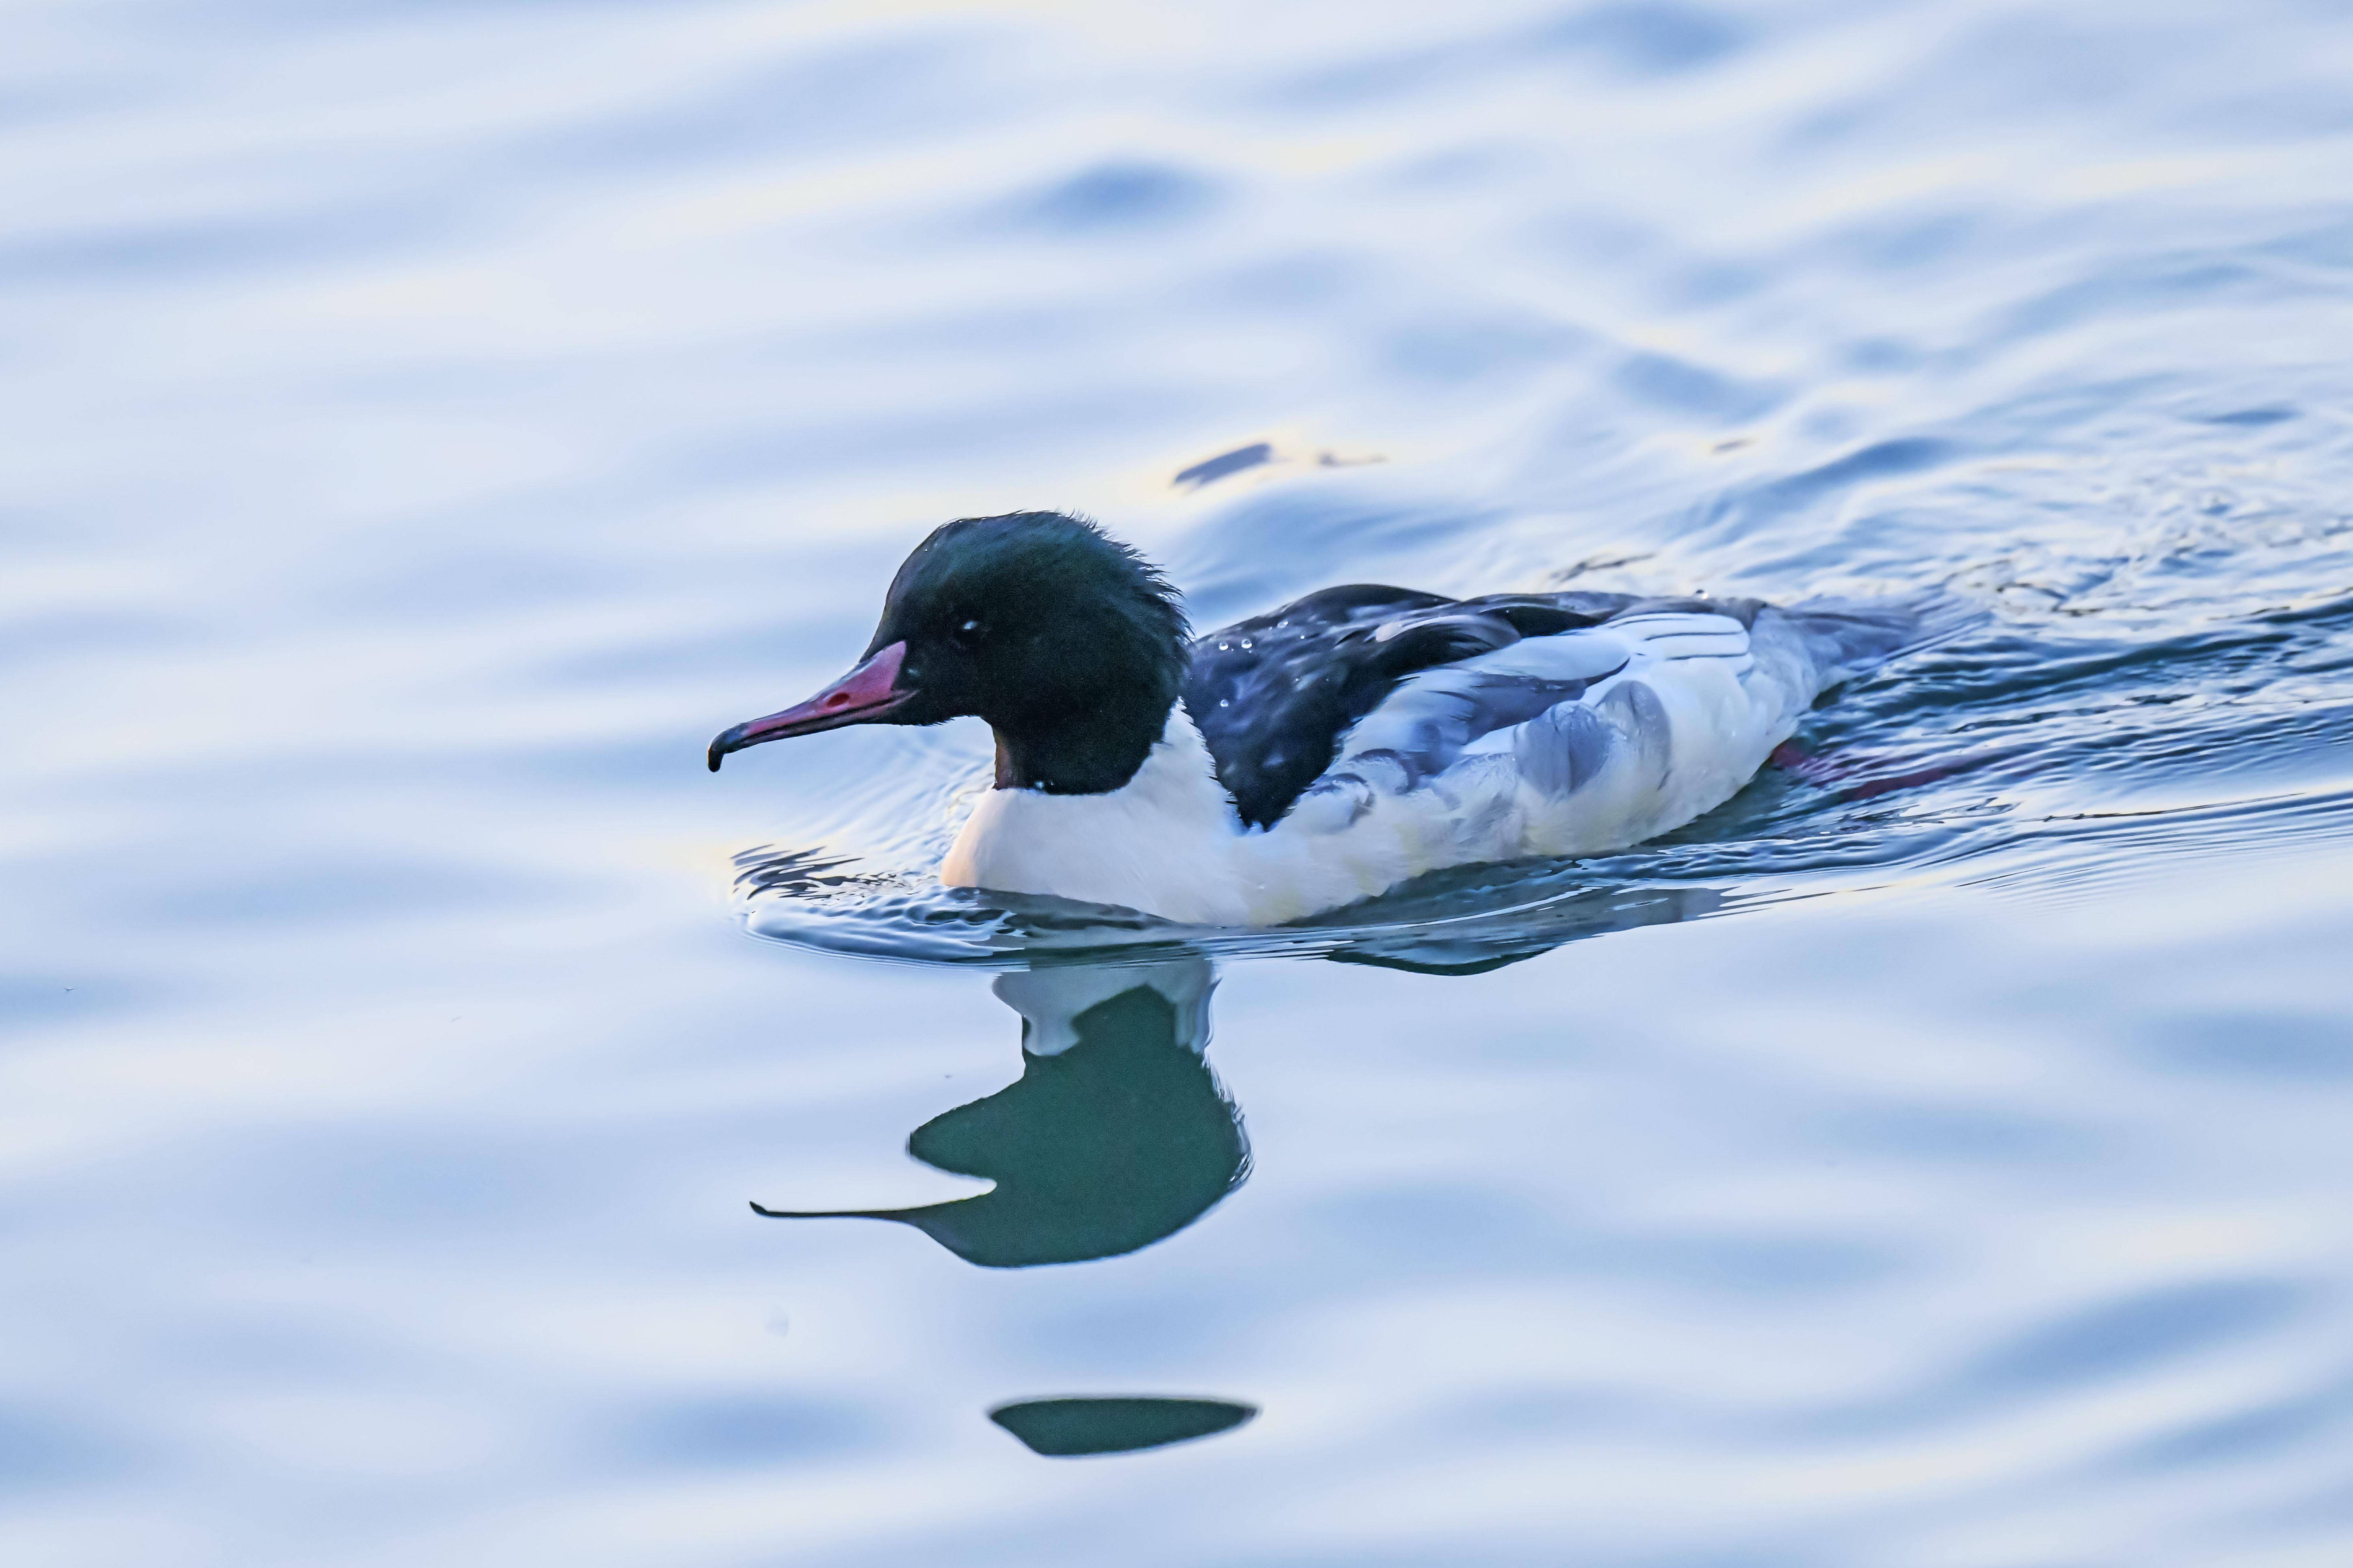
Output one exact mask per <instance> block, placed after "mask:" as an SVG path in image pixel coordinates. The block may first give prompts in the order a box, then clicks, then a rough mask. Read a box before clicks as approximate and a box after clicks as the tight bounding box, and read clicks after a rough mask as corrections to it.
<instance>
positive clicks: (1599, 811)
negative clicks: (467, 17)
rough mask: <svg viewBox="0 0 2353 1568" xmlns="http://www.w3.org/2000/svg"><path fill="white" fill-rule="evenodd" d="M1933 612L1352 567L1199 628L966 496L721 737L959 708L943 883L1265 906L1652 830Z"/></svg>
mask: <svg viewBox="0 0 2353 1568" xmlns="http://www.w3.org/2000/svg"><path fill="white" fill-rule="evenodd" d="M1922 631H1923V622H1922V617H1921V615H1920V613H1919V611H1918V609H1917V608H1916V607H1915V606H1913V605H1905V604H1899V603H1879V604H1873V603H1857V602H1846V601H1832V600H1811V601H1808V602H1806V603H1803V604H1799V605H1791V606H1787V607H1782V606H1776V605H1767V604H1763V603H1761V602H1759V601H1757V600H1754V599H1712V598H1674V599H1662V598H1641V597H1639V596H1637V595H1630V594H1602V593H1583V592H1578V593H1556V594H1499V595H1485V596H1483V597H1479V598H1472V599H1447V598H1444V597H1442V596H1440V595H1435V594H1423V593H1416V592H1413V591H1411V590H1409V589H1404V588H1391V587H1383V586H1377V585H1372V584H1355V585H1350V586H1345V587H1337V588H1326V589H1324V590H1323V591H1321V592H1319V593H1315V594H1311V595H1307V596H1306V597H1305V598H1303V599H1299V600H1295V601H1293V603H1291V604H1289V605H1283V606H1282V608H1280V609H1277V610H1274V611H1271V612H1270V613H1268V614H1266V615H1263V616H1256V617H1254V618H1252V619H1250V620H1246V621H1241V622H1239V623H1237V624H1236V625H1234V626H1228V627H1226V628H1225V629H1223V630H1221V631H1217V632H1212V633H1210V634H1209V635H1208V636H1207V637H1199V638H1198V639H1194V638H1190V637H1188V634H1187V627H1186V622H1185V616H1184V612H1183V610H1182V609H1181V607H1180V605H1179V599H1178V595H1177V594H1176V589H1175V588H1174V587H1172V586H1171V585H1170V584H1169V583H1168V582H1167V580H1166V578H1165V577H1163V576H1162V575H1161V574H1159V573H1158V572H1157V571H1155V569H1154V568H1153V567H1152V566H1150V565H1149V564H1148V563H1145V561H1144V560H1143V558H1142V557H1140V556H1139V555H1137V554H1136V552H1134V551H1133V550H1131V549H1130V548H1128V547H1127V546H1126V545H1124V544H1122V543H1120V542H1117V541H1116V540H1113V539H1112V538H1110V537H1109V536H1108V535H1106V534H1104V533H1103V531H1101V530H1100V529H1098V528H1096V527H1094V526H1093V525H1092V524H1091V523H1088V522H1086V521H1082V520H1080V519H1077V518H1073V517H1069V516H1065V515H1063V514H1061V513H1059V512H1014V513H1010V514H1008V515H1006V516H1002V517H984V518H964V519H961V520H959V521H955V522H951V523H947V524H945V525H944V526H943V527H941V528H939V529H937V530H935V531H934V532H933V533H932V534H931V536H930V537H928V538H927V539H925V540H924V541H923V542H922V543H921V544H919V545H917V546H916V547H915V549H914V552H913V553H912V554H910V555H909V556H908V557H907V560H906V563H904V564H903V565H902V566H901V567H900V569H899V573H898V575H897V576H896V577H895V578H894V579H893V580H892V584H891V588H890V592H889V594H888V595H887V596H886V597H885V599H884V601H883V606H882V618H881V625H880V626H878V627H877V628H876V630H875V633H874V637H873V640H872V641H871V643H869V644H868V645H867V649H866V653H865V656H864V658H863V659H862V660H861V662H860V664H859V665H858V667H857V668H854V669H852V670H851V671H850V672H849V674H848V675H845V676H843V677H842V678H841V679H839V680H838V681H836V682H835V683H834V684H833V685H831V686H829V687H828V688H826V689H824V690H823V691H820V692H818V694H817V695H816V696H815V697H813V698H811V699H809V700H807V701H806V702H803V703H800V704H799V705H797V706H796V707H792V708H788V709H786V710H783V711H782V712H779V713H772V714H770V715H768V716H767V717H765V718H763V719H754V720H751V721H747V722H745V723H743V724H738V725H736V726H735V727H734V728H733V729H732V730H729V731H725V732H724V733H723V734H721V735H720V736H719V737H718V738H717V739H715V740H714V741H712V743H711V750H710V763H711V767H712V771H714V772H716V771H717V770H718V767H719V765H720V762H721V759H722V758H723V757H725V756H726V755H727V754H728V753H729V752H738V751H742V750H744V748H746V747H749V746H755V745H760V744H762V743H764V742H768V741H776V740H783V739H786V737H789V736H794V735H807V734H815V733H817V732H818V731H825V730H833V729H839V728H841V727H843V726H845V725H849V724H874V723H881V724H936V723H941V722H943V721H946V720H949V719H955V718H961V717H965V716H975V717H978V718H980V719H982V720H984V721H987V723H988V725H989V727H990V728H991V729H992V730H993V731H995V733H996V737H997V772H996V780H995V787H994V788H993V789H991V790H989V791H988V792H987V793H986V794H985V795H983V796H982V798H981V801H980V804H979V805H978V806H977V807H976V808H975V810H974V811H973V814H972V816H971V817H970V818H969V819H968V820H967V821H966V822H965V826H964V828H963V831H962V832H961V833H960V834H959V835H958V836H957V837H956V840H955V845H954V846H953V847H951V848H950V850H949V852H948V854H947V857H946V858H945V859H944V861H943V862H942V864H941V866H940V869H939V877H940V880H941V881H942V882H943V883H944V884H946V885H947V886H950V887H968V888H976V889H986V890H990V891H996V892H1006V893H1030V894H1046V895H1051V896H1054V897H1059V898H1065V899H1072V900H1082V901H1084V902H1088V903H1096V904H1118V905H1124V906H1125V907H1127V908H1130V909H1134V910H1142V911H1144V912H1145V913H1147V914H1153V915H1157V916H1159V917H1161V918H1163V919H1166V920H1171V921H1183V922H1186V923H1188V924H1199V925H1230V926H1251V925H1273V924H1279V923H1281V922H1283V921H1293V920H1298V919H1301V918H1303V917H1304V916H1307V915H1312V914H1314V913H1317V912H1319V911H1321V910H1330V909H1334V908H1337V907H1338V906H1340V905H1343V904H1348V903H1353V902H1355V901H1356V900H1360V899H1366V898H1370V897H1372V896H1373V895H1375V894H1377V893H1380V892H1383V891H1385V890H1387V889H1390V888H1392V887H1395V886H1397V885H1398V883H1400V882H1403V881H1405V880H1407V879H1409V878H1412V877H1415V876H1419V875H1420V874H1421V873H1423V872H1427V871H1433V870H1438V869H1441V868H1447V867H1453V866H1463V865H1472V864H1478V863H1482V862H1488V861H1497V860H1512V859H1520V858H1528V857H1536V856H1580V855H1593V854H1600V853H1603V852H1606V851H1609V850H1615V849H1622V848H1625V847H1629V846H1630V845H1634V844H1639V843H1641V842H1642V841H1643V840H1644V839H1648V838H1652V837H1657V836H1658V835H1660V834H1662V833H1666V832H1670V831H1672V830H1673V829H1674V828H1677V827H1680V826H1683V824H1685V823H1687V822H1689V821H1691V820H1692V819H1693V818H1694V817H1696V816H1700V815H1701V814H1702V813H1704V812H1706V811H1709V810H1712V809H1713V808H1715V806H1717V805H1722V804H1723V803H1724V802H1725V801H1726V800H1728V799H1730V798H1731V797H1732V795H1735V794H1736V793H1737V792H1738V790H1739V789H1740V788H1741V786H1742V785H1744V784H1746V783H1747V782H1748V780H1749V779H1750V778H1751V777H1753V776H1754V775H1755V774H1756V773H1757V770H1758V769H1759V768H1761V767H1762V766H1763V765H1764V763H1765V762H1766V759H1767V757H1768V756H1770V755H1771V753H1772V752H1773V749H1774V748H1775V747H1776V746H1778V745H1779V744H1780V743H1781V742H1783V741H1785V740H1787V739H1788V737H1789V734H1790V733H1791V731H1793V730H1795V729H1796V727H1797V723H1798V720H1799V716H1800V715H1802V714H1803V713H1804V712H1805V711H1806V710H1807V709H1808V707H1810V705H1811V704H1812V702H1813V701H1814V700H1815V698H1816V697H1818V696H1819V695H1820V693H1821V692H1822V691H1823V690H1824V689H1827V688H1829V687H1831V686H1832V685H1835V684H1837V683H1838V682H1840V681H1841V680H1845V679H1849V678H1851V677H1852V676H1853V675H1855V674H1857V673H1859V672H1860V671H1862V670H1863V669H1865V668H1869V667H1871V666H1872V665H1874V664H1877V663H1879V662H1881V661H1882V660H1884V659H1885V658H1889V657H1891V656H1892V655H1894V654H1895V653H1897V652H1899V651H1902V650H1903V649H1905V647H1908V646H1910V645H1912V644H1914V643H1916V642H1917V641H1918V640H1920V637H1921V635H1922Z"/></svg>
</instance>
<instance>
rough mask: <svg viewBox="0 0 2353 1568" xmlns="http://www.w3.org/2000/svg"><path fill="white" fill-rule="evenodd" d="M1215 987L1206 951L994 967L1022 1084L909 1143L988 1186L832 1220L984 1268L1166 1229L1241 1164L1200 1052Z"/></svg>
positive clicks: (1103, 1249)
mask: <svg viewBox="0 0 2353 1568" xmlns="http://www.w3.org/2000/svg"><path fill="white" fill-rule="evenodd" d="M1216 984H1217V978H1216V974H1215V973H1214V971H1213V970H1212V969H1211V968H1210V965H1209V963H1208V960H1207V959H1204V958H1184V959H1178V960H1175V961H1173V962H1167V963H1154V964H1147V965H1137V966H1117V967H1113V966H1082V965H1075V964H1073V965H1060V966H1056V967H1051V968H1042V969H1033V970H1029V971H1025V972H1020V973H1008V974H1001V975H999V976H997V982H996V986H995V989H996V992H997V996H998V997H999V998H1000V999H1002V1000H1003V1001H1004V1002H1006V1003H1007V1004H1008V1005H1010V1006H1012V1007H1013V1009H1014V1010H1015V1011H1016V1012H1018V1013H1019V1014H1020V1015H1021V1077H1020V1079H1019V1081H1018V1082H1016V1083H1013V1084H1011V1085H1009V1086H1008V1087H1007V1088H1005V1089H999V1090H997V1092H996V1093H995V1094H992V1095H990V1096H989V1097H988V1098H987V1099H986V1100H974V1101H973V1102H972V1103H971V1104H969V1105H960V1106H958V1107H956V1108H955V1110H950V1111H947V1112H944V1114H942V1115H939V1116H935V1117H934V1118H933V1119H932V1120H931V1121H926V1122H924V1123H923V1125H922V1126H921V1127H918V1128H916V1129H915V1131H914V1132H913V1134H911V1135H910V1136H909V1138H908V1140H907V1152H909V1153H911V1154H913V1156H914V1157H915V1158H916V1159H918V1160H921V1161H923V1163H925V1164H927V1165H932V1166H935V1167H937V1168H938V1169H940V1170H943V1171H953V1172H955V1173H957V1174H958V1175H965V1176H980V1177H985V1178H987V1180H990V1181H993V1182H995V1183H996V1184H997V1185H996V1188H995V1190H993V1191H991V1192H987V1193H983V1194H979V1195H978V1196H976V1197H969V1198H958V1199H955V1200H954V1201H953V1202H949V1203H942V1204H926V1205H923V1207H921V1208H908V1209H851V1210H835V1211H828V1212H829V1214H830V1215H835V1216H841V1215H848V1216H855V1217H860V1218H866V1219H887V1220H896V1221H897V1222H899V1223H900V1224H902V1225H911V1226H914V1227H916V1228H917V1229H919V1230H921V1231H923V1233H924V1234H925V1235H926V1236H929V1237H931V1238H932V1239H933V1240H934V1241H936V1242H938V1243H939V1244H940V1245H941V1246H942V1247H946V1248H947V1249H948V1250H949V1251H951V1252H953V1253H955V1255H956V1256H957V1257H959V1258H963V1259H965V1261H966V1262H968V1263H976V1264H978V1265H980V1266H981V1267H982V1268H1028V1267H1030V1266H1032V1265H1035V1264H1041V1263H1078V1262H1082V1261H1084V1260H1086V1259H1088V1258H1116V1257H1118V1256H1119V1255H1120V1254H1121V1253H1124V1252H1134V1250H1136V1249H1137V1248H1138V1247H1149V1246H1151V1245H1152V1244H1153V1243H1154V1242H1155V1241H1158V1240H1161V1239H1162V1238H1163V1237H1169V1236H1174V1235H1175V1234H1176V1232H1178V1231H1180V1230H1182V1229H1184V1228H1185V1227H1186V1226H1188V1225H1190V1224H1192V1223H1193V1222H1194V1221H1195V1220H1196V1219H1198V1218H1199V1217H1200V1216H1201V1215H1203V1214H1205V1213H1207V1212H1208V1210H1209V1208H1210V1207H1211V1206H1212V1205H1215V1204H1216V1203H1217V1202H1218V1200H1219V1199H1220V1198H1222V1197H1224V1196H1225V1195H1226V1194H1228V1193H1229V1192H1231V1191H1233V1189H1234V1188H1235V1187H1237V1186H1239V1185H1240V1184H1241V1182H1242V1179H1243V1178H1244V1177H1245V1176H1246V1175H1248V1174H1249V1171H1250V1145H1249V1143H1248V1142H1246V1141H1245V1140H1244V1138H1243V1136H1242V1126H1241V1119H1240V1116H1239V1115H1238V1114H1237V1113H1236V1111H1235V1110H1234V1106H1233V1102H1232V1101H1231V1100H1228V1099H1227V1098H1226V1096H1225V1093H1224V1091H1223V1090H1222V1089H1220V1088H1219V1085H1218V1080H1217V1078H1216V1076H1215V1075H1214V1074H1213V1073H1211V1072H1210V1070H1209V1064H1208V1061H1207V1060H1206V1059H1204V1058H1203V1056H1202V1051H1203V1049H1204V1047H1207V1046H1208V1038H1209V994H1210V991H1211V989H1212V988H1213V987H1214V986H1215V985H1216ZM753 1206H754V1207H755V1208H759V1205H753ZM759 1212H760V1213H762V1214H764V1215H771V1216H772V1217H776V1218H786V1219H808V1218H818V1217H821V1216H819V1215H812V1214H806V1213H795V1212H792V1211H787V1210H778V1209H768V1208H760V1209H759Z"/></svg>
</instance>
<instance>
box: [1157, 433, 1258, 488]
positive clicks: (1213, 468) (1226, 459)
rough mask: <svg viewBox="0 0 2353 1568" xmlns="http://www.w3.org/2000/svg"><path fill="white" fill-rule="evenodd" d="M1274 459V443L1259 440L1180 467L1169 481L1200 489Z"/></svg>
mask: <svg viewBox="0 0 2353 1568" xmlns="http://www.w3.org/2000/svg"><path fill="white" fill-rule="evenodd" d="M1272 461H1274V443H1273V442H1271V441H1259V442H1255V443H1253V444H1251V445H1250V446H1248V447H1235V448H1234V449H1233V450H1232V451H1230V452H1220V453H1219V454H1218V455H1217V456H1216V457H1214V458H1205V459H1204V460H1202V461H1201V462H1198V463H1196V464H1194V465H1193V466H1192V467H1191V468H1183V469H1180V470H1178V472H1177V475H1176V478H1175V479H1171V480H1170V481H1169V483H1171V484H1175V485H1181V486H1184V487H1185V488H1187V489H1197V490H1198V489H1200V488H1201V487H1202V486H1203V485H1211V484H1215V483H1217V482H1218V481H1219V479H1224V478H1225V477H1226V476H1227V475H1228V474H1239V473H1240V472H1241V471H1242V470H1243V469H1244V468H1257V467H1258V466H1259V465H1260V464H1261V463H1271V462H1272Z"/></svg>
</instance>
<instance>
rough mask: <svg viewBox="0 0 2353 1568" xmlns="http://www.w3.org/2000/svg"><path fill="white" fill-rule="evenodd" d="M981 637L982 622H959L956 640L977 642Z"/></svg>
mask: <svg viewBox="0 0 2353 1568" xmlns="http://www.w3.org/2000/svg"><path fill="white" fill-rule="evenodd" d="M979 637H980V622H979V621H978V620H965V621H960V622H958V623H957V624H956V629H955V639H956V641H958V642H975V641H977V640H978V639H979Z"/></svg>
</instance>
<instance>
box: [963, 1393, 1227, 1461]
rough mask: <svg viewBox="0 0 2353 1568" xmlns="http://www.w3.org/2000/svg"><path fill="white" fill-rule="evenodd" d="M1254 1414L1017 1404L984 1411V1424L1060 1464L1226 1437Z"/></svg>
mask: <svg viewBox="0 0 2353 1568" xmlns="http://www.w3.org/2000/svg"><path fill="white" fill-rule="evenodd" d="M1257 1414H1258V1406H1257V1405H1236V1404H1234V1403H1233V1402H1232V1401H1231V1400H1226V1399H1150V1398H1141V1397H1134V1398H1123V1399H1017V1400H1015V1401H1014V1402H1013V1403H1012V1404H1010V1405H998V1406H997V1408H996V1409H994V1410H992V1411H990V1412H989V1413H988V1418H989V1419H990V1420H991V1421H994V1422H996V1423H997V1425H998V1426H1002V1427H1004V1428H1005V1429H1006V1430H1007V1431H1008V1432H1010V1433H1012V1434H1013V1435H1014V1436H1016V1437H1018V1438H1020V1439H1021V1441H1022V1442H1023V1443H1024V1444H1026V1445H1028V1447H1029V1451H1030V1452H1031V1453H1034V1454H1044V1455H1046V1456H1048V1457H1049V1458H1058V1459H1061V1458H1074V1457H1076V1456H1078V1455H1081V1454H1132V1453H1134V1452H1135V1451H1136V1450H1137V1449H1139V1448H1158V1447H1165V1446H1166V1445H1167V1444H1170V1443H1185V1442H1190V1441H1191V1440H1192V1439H1193V1438H1196V1437H1208V1436H1214V1435H1215V1434H1217V1433H1219V1432H1224V1431H1229V1430H1230V1429H1231V1428H1233V1427H1236V1426H1240V1425H1241V1424H1242V1423H1243V1422H1245V1421H1247V1420H1249V1419H1250V1417H1251V1416H1253V1415H1257Z"/></svg>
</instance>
